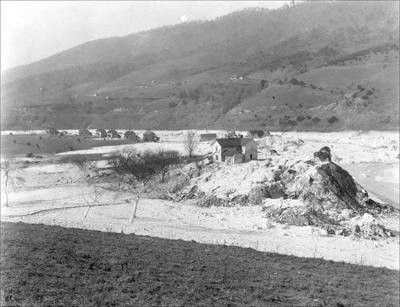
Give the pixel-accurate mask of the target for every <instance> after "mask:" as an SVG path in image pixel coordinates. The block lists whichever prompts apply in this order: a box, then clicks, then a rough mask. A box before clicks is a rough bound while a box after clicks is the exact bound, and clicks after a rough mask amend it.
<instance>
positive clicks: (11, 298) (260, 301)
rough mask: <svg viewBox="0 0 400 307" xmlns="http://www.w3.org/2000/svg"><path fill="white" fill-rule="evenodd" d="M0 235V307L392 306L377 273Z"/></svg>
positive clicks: (196, 251)
mask: <svg viewBox="0 0 400 307" xmlns="http://www.w3.org/2000/svg"><path fill="white" fill-rule="evenodd" d="M1 234H2V242H3V244H2V250H1V259H2V263H3V265H2V266H1V283H2V292H1V305H2V306H5V305H13V306H15V305H18V306H21V305H24V306H49V305H51V306H54V305H66V306H71V305H75V306H96V305H99V304H101V305H103V306H104V305H107V306H112V305H121V304H122V305H131V306H132V305H134V306H147V305H148V306H154V305H174V306H191V305H200V306H211V305H234V306H243V305H247V306H256V305H264V306H265V305H268V306H287V305H302V306H322V305H330V306H349V305H352V306H354V305H357V306H378V305H379V306H398V304H399V272H398V271H392V270H388V269H384V268H373V267H368V266H360V265H351V264H345V263H337V262H332V261H325V260H322V259H312V258H298V257H294V256H284V255H279V254H275V253H262V252H258V251H255V250H252V249H244V248H239V247H228V246H215V245H205V244H198V243H192V242H186V241H181V240H165V239H158V238H152V237H143V236H137V235H133V234H132V235H125V234H116V233H107V232H98V231H88V230H80V229H67V228H62V227H57V226H45V225H30V224H20V223H18V224H13V223H2V225H1Z"/></svg>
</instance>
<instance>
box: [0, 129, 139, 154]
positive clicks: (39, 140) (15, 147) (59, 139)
mask: <svg viewBox="0 0 400 307" xmlns="http://www.w3.org/2000/svg"><path fill="white" fill-rule="evenodd" d="M131 143H132V141H129V140H125V139H117V140H102V139H92V138H84V137H82V136H74V135H66V136H50V135H47V134H41V135H4V136H1V154H2V155H7V156H14V155H28V154H35V155H40V154H54V153H60V152H65V151H71V150H82V149H89V148H92V147H98V146H108V145H121V144H131Z"/></svg>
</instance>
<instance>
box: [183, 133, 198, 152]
mask: <svg viewBox="0 0 400 307" xmlns="http://www.w3.org/2000/svg"><path fill="white" fill-rule="evenodd" d="M197 145H198V142H197V140H196V139H195V133H194V132H193V131H188V132H186V135H185V140H184V147H185V151H186V154H187V155H188V156H189V158H191V157H192V156H193V153H194V151H195V149H196V148H197Z"/></svg>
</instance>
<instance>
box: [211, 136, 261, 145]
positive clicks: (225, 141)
mask: <svg viewBox="0 0 400 307" xmlns="http://www.w3.org/2000/svg"><path fill="white" fill-rule="evenodd" d="M216 141H217V142H218V144H219V145H221V147H236V146H246V144H247V143H249V142H254V140H253V139H252V138H230V139H229V138H226V139H217V140H216Z"/></svg>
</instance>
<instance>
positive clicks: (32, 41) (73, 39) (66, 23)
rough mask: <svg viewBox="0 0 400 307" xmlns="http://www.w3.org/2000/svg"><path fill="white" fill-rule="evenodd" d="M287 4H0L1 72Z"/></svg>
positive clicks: (264, 2)
mask: <svg viewBox="0 0 400 307" xmlns="http://www.w3.org/2000/svg"><path fill="white" fill-rule="evenodd" d="M288 2H289V1H232V2H230V1H176V2H173V1H162V2H157V1H132V2H128V1H110V2H107V1H87V2H84V1H71V2H69V1H49V2H46V1H43V2H42V1H1V70H4V69H7V68H10V67H14V66H18V65H22V64H28V63H31V62H34V61H37V60H39V59H42V58H45V57H47V56H50V55H52V54H55V53H57V52H60V51H62V50H65V49H68V48H71V47H73V46H76V45H79V44H81V43H84V42H87V41H90V40H94V39H98V38H104V37H110V36H123V35H127V34H131V33H134V32H139V31H142V30H148V29H152V28H156V27H160V26H164V25H171V24H177V23H181V22H186V21H191V20H199V19H212V18H215V17H217V16H221V15H225V14H228V13H230V12H233V11H236V10H240V9H243V8H245V7H266V8H270V9H274V8H277V7H280V6H282V5H284V4H285V3H288Z"/></svg>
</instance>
